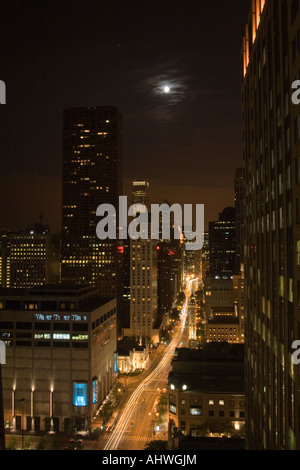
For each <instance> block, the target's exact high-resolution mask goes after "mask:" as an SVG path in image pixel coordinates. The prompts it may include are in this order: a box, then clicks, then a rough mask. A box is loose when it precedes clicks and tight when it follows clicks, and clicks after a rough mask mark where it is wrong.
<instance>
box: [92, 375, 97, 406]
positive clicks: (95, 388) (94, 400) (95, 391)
mask: <svg viewBox="0 0 300 470" xmlns="http://www.w3.org/2000/svg"><path fill="white" fill-rule="evenodd" d="M97 401H98V393H97V379H95V380H93V404H95V403H97Z"/></svg>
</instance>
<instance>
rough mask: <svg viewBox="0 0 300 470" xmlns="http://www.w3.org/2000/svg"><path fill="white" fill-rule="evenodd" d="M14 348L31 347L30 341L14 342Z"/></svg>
mask: <svg viewBox="0 0 300 470" xmlns="http://www.w3.org/2000/svg"><path fill="white" fill-rule="evenodd" d="M16 346H31V341H16Z"/></svg>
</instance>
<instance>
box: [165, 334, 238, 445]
mask: <svg viewBox="0 0 300 470" xmlns="http://www.w3.org/2000/svg"><path fill="white" fill-rule="evenodd" d="M167 398H168V414H169V426H170V429H172V428H177V429H178V430H179V431H181V433H183V434H185V435H190V436H203V435H211V434H214V435H216V436H221V435H224V434H225V433H228V434H236V433H241V434H242V433H243V431H244V425H245V392H244V345H243V344H229V343H226V342H223V343H207V344H206V345H205V346H203V347H202V348H201V349H188V348H177V349H176V350H175V354H174V359H173V361H172V370H171V372H170V374H169V377H168V387H167ZM229 423H230V424H231V426H229ZM190 448H192V447H190Z"/></svg>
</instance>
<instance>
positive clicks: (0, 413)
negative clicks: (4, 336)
mask: <svg viewBox="0 0 300 470" xmlns="http://www.w3.org/2000/svg"><path fill="white" fill-rule="evenodd" d="M5 348H6V346H5V343H4V342H3V341H0V449H1V450H5V429H4V407H3V391H2V370H1V367H2V364H6V349H5Z"/></svg>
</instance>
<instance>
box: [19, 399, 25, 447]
mask: <svg viewBox="0 0 300 470" xmlns="http://www.w3.org/2000/svg"><path fill="white" fill-rule="evenodd" d="M20 402H21V407H22V415H21V435H22V450H23V447H24V429H23V414H24V402H25V398H21V399H20Z"/></svg>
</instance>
